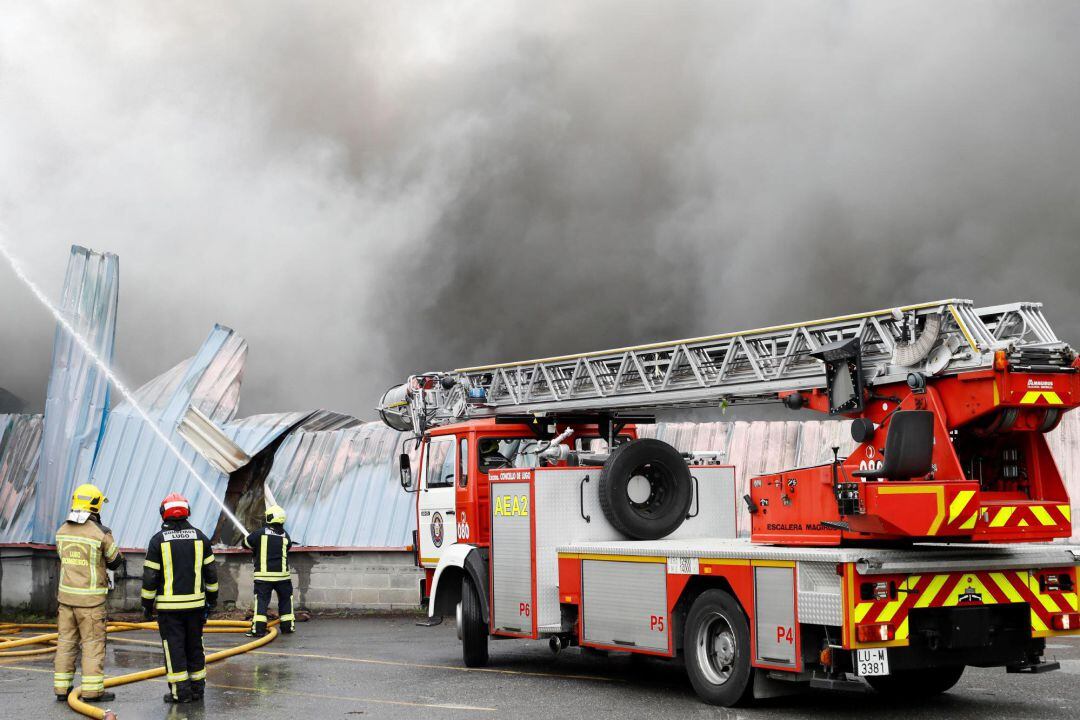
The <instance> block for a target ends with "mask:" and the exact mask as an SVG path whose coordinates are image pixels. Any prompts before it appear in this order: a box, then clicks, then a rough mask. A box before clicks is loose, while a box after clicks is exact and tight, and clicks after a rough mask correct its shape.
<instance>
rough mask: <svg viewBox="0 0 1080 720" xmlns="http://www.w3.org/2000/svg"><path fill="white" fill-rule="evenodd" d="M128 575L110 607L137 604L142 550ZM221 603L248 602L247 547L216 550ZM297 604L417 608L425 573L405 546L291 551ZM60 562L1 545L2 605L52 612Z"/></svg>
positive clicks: (132, 556) (131, 556)
mask: <svg viewBox="0 0 1080 720" xmlns="http://www.w3.org/2000/svg"><path fill="white" fill-rule="evenodd" d="M125 557H126V558H127V568H128V573H129V575H130V576H131V577H129V578H128V579H127V580H118V581H117V583H116V588H115V589H114V590H113V591H112V592H110V593H109V608H110V609H111V610H114V611H126V610H138V609H139V608H140V607H141V600H140V598H139V591H140V589H141V582H142V580H141V579H142V562H143V555H142V553H125ZM217 559H218V577H219V581H218V582H219V584H220V586H221V590H220V593H219V597H218V604H219V607H221V608H222V609H232V608H234V607H238V608H241V609H245V610H246V609H248V608H250V607H251V604H252V601H253V597H252V587H253V585H252V583H253V579H252V571H253V568H252V563H251V555H250V554H249V553H237V552H221V553H218V554H217ZM289 560H290V562H291V565H292V569H293V574H292V580H293V588H294V592H295V602H296V607H297V609H306V610H311V611H316V612H320V611H342V610H414V609H416V608H417V607H418V606H419V603H420V579H421V578H422V577H423V573H422V572H420V570H419V569H418V568H417V567H416V566H415V565H413V555H412V553H409V552H402V551H371V552H367V551H294V552H291V553H289ZM57 577H58V562H57V557H56V553H55V552H54V551H53V550H51V549H42V548H31V547H8V548H0V607H2V608H3V610H5V611H11V610H29V611H32V612H36V613H41V614H45V615H52V614H54V613H55V612H56V584H57Z"/></svg>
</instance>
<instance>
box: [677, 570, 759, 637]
mask: <svg viewBox="0 0 1080 720" xmlns="http://www.w3.org/2000/svg"><path fill="white" fill-rule="evenodd" d="M706 590H723V591H724V592H726V593H727V594H728V595H730V596H731V597H732V598H733V599H734V600H735V602H736V603H737V604H738V606H739V609H740V610H742V613H743V615H744V616H745V617H746V622H747V624H748V625H749V623H750V613H748V612H747V611H746V606H745V603H744V600H743V598H741V597H740V596H739V593H737V592H736V591H735V588H734V587H733V586H732V584H731V582H729V581H728V579H727V578H726V577H724V576H723V575H716V576H713V577H705V576H703V575H695V576H693V577H692V578H690V581H689V582H688V583H686V587H685V588H683V591H682V594H681V595H679V599H678V601H677V602H676V603H675V606H674V608H672V611H671V614H672V619H673V620H674V622H675V625H674V633H673V640H674V641H675V651H676V655H681V654H682V652H683V647H682V645H683V629H684V628H685V626H686V616H687V615H689V614H690V608H691V607H692V606H693V604H694V601H695V600H697V599H698V597H699V596H700V595H701V594H702V593H704V592H705V591H706Z"/></svg>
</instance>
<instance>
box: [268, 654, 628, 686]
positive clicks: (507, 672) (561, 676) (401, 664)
mask: <svg viewBox="0 0 1080 720" xmlns="http://www.w3.org/2000/svg"><path fill="white" fill-rule="evenodd" d="M246 654H248V655H275V656H278V657H298V658H308V659H312V660H336V661H338V662H350V663H362V664H366V665H392V666H397V667H411V668H424V669H428V670H454V671H457V672H480V673H495V674H497V675H526V676H529V677H551V678H559V679H562V680H592V681H595V682H612V683H623V682H626V681H625V680H622V679H620V678H610V677H602V676H600V675H572V674H568V673H547V672H530V671H528V670H500V669H498V668H470V667H459V666H457V665H431V664H428V663H412V662H404V661H399V660H376V659H374V658H351V657H342V656H340V655H315V654H312V653H287V652H274V651H271V650H252V651H251V652H249V653H246Z"/></svg>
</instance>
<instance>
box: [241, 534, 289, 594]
mask: <svg viewBox="0 0 1080 720" xmlns="http://www.w3.org/2000/svg"><path fill="white" fill-rule="evenodd" d="M291 544H292V538H290V537H289V533H287V532H286V531H285V527H284V526H282V525H266V526H265V527H263V528H262V529H260V530H256V531H255V532H253V533H251V534H249V535H248V536H247V537H246V538H244V547H246V548H249V549H250V550H251V551H252V553H254V555H253V557H252V561H253V562H254V563H255V579H256V580H268V581H270V582H276V581H278V580H288V579H289V546H290V545H291Z"/></svg>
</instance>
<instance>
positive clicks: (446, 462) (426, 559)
mask: <svg viewBox="0 0 1080 720" xmlns="http://www.w3.org/2000/svg"><path fill="white" fill-rule="evenodd" d="M456 445H457V440H456V438H455V437H454V436H453V435H443V436H437V437H433V438H431V439H430V440H428V442H427V444H426V445H425V447H424V460H423V466H422V473H423V477H422V478H421V483H420V497H419V499H418V501H417V503H418V507H419V511H420V518H419V523H418V526H419V531H420V532H419V535H420V564H421V565H423V566H424V567H430V568H434V567H435V566H436V565H438V564H439V558H441V557H442V554H443V551H444V550H446V548H447V547H449V546H450V545H453V544H454V543H455V542H457V525H456V521H455V517H454V481H455V477H456V475H455V470H456V468H457V448H456Z"/></svg>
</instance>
